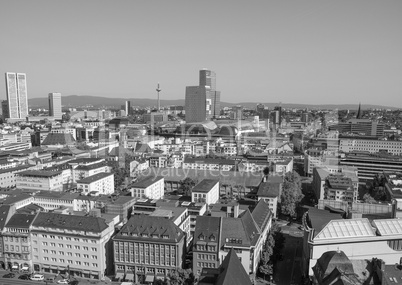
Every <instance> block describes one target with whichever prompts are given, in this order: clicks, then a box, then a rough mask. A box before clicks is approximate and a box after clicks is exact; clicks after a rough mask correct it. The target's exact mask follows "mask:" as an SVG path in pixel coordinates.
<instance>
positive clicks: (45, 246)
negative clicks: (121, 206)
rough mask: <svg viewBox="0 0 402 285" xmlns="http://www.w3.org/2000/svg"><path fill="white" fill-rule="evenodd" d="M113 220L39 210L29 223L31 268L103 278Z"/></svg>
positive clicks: (47, 271)
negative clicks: (30, 223) (30, 224)
mask: <svg viewBox="0 0 402 285" xmlns="http://www.w3.org/2000/svg"><path fill="white" fill-rule="evenodd" d="M113 233H114V222H113V221H109V220H106V219H104V218H101V217H94V216H76V215H64V214H57V213H44V212H40V213H38V216H37V217H36V219H35V220H34V222H33V223H32V227H31V237H30V241H31V244H32V258H31V260H32V262H33V270H34V271H36V272H45V273H53V274H59V273H64V274H65V273H69V274H70V275H71V276H76V277H84V278H91V279H97V280H100V279H102V278H103V277H104V276H105V275H104V274H105V270H106V257H107V252H106V244H107V243H108V241H109V239H110V238H111V236H112V234H113Z"/></svg>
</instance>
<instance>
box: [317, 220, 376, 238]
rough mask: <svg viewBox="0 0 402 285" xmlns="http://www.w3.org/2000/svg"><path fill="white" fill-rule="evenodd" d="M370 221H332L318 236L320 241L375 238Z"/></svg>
mask: <svg viewBox="0 0 402 285" xmlns="http://www.w3.org/2000/svg"><path fill="white" fill-rule="evenodd" d="M375 235H376V234H375V232H374V230H373V228H372V227H371V224H370V222H369V220H368V219H364V218H363V219H351V220H344V219H342V220H332V221H330V222H329V223H328V224H327V225H326V226H325V227H324V228H323V229H322V230H321V231H320V232H319V233H318V234H317V235H316V236H315V238H314V239H315V240H318V239H340V238H355V237H370V236H375Z"/></svg>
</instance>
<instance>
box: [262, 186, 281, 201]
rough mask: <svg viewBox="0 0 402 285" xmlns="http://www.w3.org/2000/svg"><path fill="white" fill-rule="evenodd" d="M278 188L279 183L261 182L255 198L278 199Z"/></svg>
mask: <svg viewBox="0 0 402 285" xmlns="http://www.w3.org/2000/svg"><path fill="white" fill-rule="evenodd" d="M280 187H281V185H280V183H273V182H262V183H261V184H260V186H259V187H258V191H257V196H258V197H271V198H278V197H279V192H280Z"/></svg>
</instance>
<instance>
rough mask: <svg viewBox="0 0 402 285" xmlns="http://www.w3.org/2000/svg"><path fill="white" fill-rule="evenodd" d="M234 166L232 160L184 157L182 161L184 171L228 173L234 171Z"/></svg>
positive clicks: (234, 163)
mask: <svg viewBox="0 0 402 285" xmlns="http://www.w3.org/2000/svg"><path fill="white" fill-rule="evenodd" d="M235 166H236V162H235V160H232V159H215V158H190V157H186V158H185V159H184V161H183V168H185V169H199V170H224V171H230V170H234V169H235Z"/></svg>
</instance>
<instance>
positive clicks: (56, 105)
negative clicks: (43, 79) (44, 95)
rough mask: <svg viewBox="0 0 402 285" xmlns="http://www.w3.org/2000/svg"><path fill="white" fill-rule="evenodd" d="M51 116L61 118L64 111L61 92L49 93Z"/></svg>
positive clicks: (56, 118)
mask: <svg viewBox="0 0 402 285" xmlns="http://www.w3.org/2000/svg"><path fill="white" fill-rule="evenodd" d="M48 100H49V116H52V117H53V118H54V119H55V120H61V119H62V116H63V113H62V112H61V93H49V95H48Z"/></svg>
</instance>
